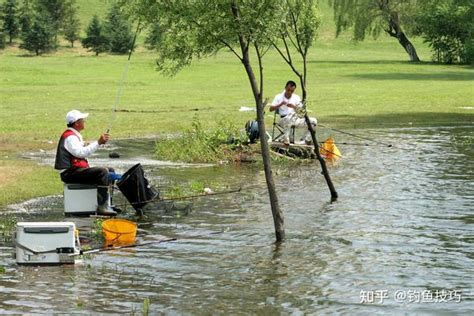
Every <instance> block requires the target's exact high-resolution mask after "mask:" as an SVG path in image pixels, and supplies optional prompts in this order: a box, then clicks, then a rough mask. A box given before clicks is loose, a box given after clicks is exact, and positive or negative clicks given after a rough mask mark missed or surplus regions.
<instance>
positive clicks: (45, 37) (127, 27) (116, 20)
mask: <svg viewBox="0 0 474 316" xmlns="http://www.w3.org/2000/svg"><path fill="white" fill-rule="evenodd" d="M0 1H1V0H0ZM328 1H329V3H330V4H331V6H332V8H333V10H334V20H335V22H336V36H338V35H340V34H341V32H343V31H345V30H349V31H351V32H352V34H353V39H354V40H356V41H361V40H364V38H365V37H366V36H373V37H375V38H376V37H378V36H379V35H380V34H381V33H386V34H388V35H390V36H391V37H393V38H395V39H397V41H398V42H399V43H400V45H401V46H402V47H403V49H404V50H405V51H406V52H407V54H408V56H409V58H410V60H411V61H419V60H420V58H419V57H418V54H417V52H416V49H415V46H414V45H413V43H412V42H411V41H410V40H409V36H421V37H422V38H423V39H424V41H425V42H426V43H428V45H429V46H430V48H431V49H432V51H433V60H434V61H435V62H439V63H447V64H451V63H461V64H469V63H470V64H473V63H474V4H473V0H424V1H413V0H328ZM282 2H285V1H284V0H282ZM77 10H78V8H77V5H76V0H3V3H1V5H0V49H1V48H4V47H5V46H6V45H11V44H12V43H13V41H14V40H15V39H20V48H23V49H26V50H28V51H30V52H33V53H35V54H36V55H39V54H42V53H44V52H49V51H54V50H55V49H57V47H58V36H62V37H63V38H64V39H65V40H67V41H68V42H69V43H70V44H71V47H74V43H75V42H77V41H80V42H81V43H82V45H83V47H85V48H88V49H89V51H92V52H94V53H95V54H96V55H99V54H100V53H103V52H112V53H117V54H125V53H127V52H128V51H129V50H130V49H131V45H132V39H133V34H132V28H131V23H130V22H129V21H128V20H127V18H126V17H125V16H124V15H123V14H122V13H121V11H120V9H119V6H118V5H117V4H115V3H114V4H112V5H111V7H110V8H109V11H108V14H107V16H106V18H105V19H104V21H101V20H100V19H99V17H98V16H94V17H92V19H91V21H90V23H89V25H88V26H87V27H86V28H85V33H86V37H85V38H81V37H80V32H81V24H80V21H79V18H78V16H77ZM157 25H158V24H157ZM162 40H164V39H163V38H162V32H161V30H160V29H159V28H151V29H150V30H149V33H148V36H147V38H146V40H145V45H146V47H147V48H149V49H153V48H156V47H157V46H159V45H160V44H159V43H160V41H162Z"/></svg>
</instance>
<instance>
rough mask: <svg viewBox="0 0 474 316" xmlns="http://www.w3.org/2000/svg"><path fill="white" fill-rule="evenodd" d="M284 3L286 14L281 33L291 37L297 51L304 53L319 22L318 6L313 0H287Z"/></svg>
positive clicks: (311, 42) (312, 39) (313, 36)
mask: <svg viewBox="0 0 474 316" xmlns="http://www.w3.org/2000/svg"><path fill="white" fill-rule="evenodd" d="M286 5H287V9H286V11H287V13H288V14H287V15H286V19H285V21H284V23H283V24H282V25H283V34H285V35H286V36H287V37H290V38H292V40H291V42H292V43H295V44H296V45H295V48H296V49H297V50H298V51H299V53H303V54H306V53H307V52H308V50H309V48H310V47H311V46H312V44H313V41H314V40H315V39H316V33H317V30H318V28H319V26H320V24H321V17H320V15H319V11H318V7H317V5H316V3H315V1H314V0H288V1H286ZM296 42H298V43H296Z"/></svg>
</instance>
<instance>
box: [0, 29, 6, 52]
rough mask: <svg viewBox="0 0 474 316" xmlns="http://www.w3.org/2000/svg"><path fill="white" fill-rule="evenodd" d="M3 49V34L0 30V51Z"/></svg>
mask: <svg viewBox="0 0 474 316" xmlns="http://www.w3.org/2000/svg"><path fill="white" fill-rule="evenodd" d="M3 48H5V34H3V32H2V30H0V49H3Z"/></svg>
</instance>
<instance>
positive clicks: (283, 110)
mask: <svg viewBox="0 0 474 316" xmlns="http://www.w3.org/2000/svg"><path fill="white" fill-rule="evenodd" d="M282 101H286V103H287V104H288V103H290V104H294V105H296V106H299V105H300V103H301V98H300V97H299V96H298V95H296V94H294V93H293V94H292V95H291V97H290V98H289V99H288V98H286V97H285V91H283V92H282V93H280V94H277V95H276V96H275V98H274V99H273V102H272V105H278V104H280V103H281V102H282ZM294 112H295V110H294V109H293V108H289V107H288V106H286V104H285V105H282V106H281V107H279V108H278V114H280V116H286V115H288V114H290V113H294Z"/></svg>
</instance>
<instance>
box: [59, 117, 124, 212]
mask: <svg viewBox="0 0 474 316" xmlns="http://www.w3.org/2000/svg"><path fill="white" fill-rule="evenodd" d="M88 116H89V113H81V112H80V111H78V110H72V111H69V112H68V113H67V114H66V123H67V127H68V128H67V129H66V130H65V131H64V132H63V133H62V135H61V138H60V139H59V143H58V149H57V151H56V161H55V163H54V168H55V169H58V170H61V180H62V181H63V182H65V183H81V184H95V185H98V186H99V187H98V189H97V191H98V204H99V206H98V208H97V213H98V214H102V215H116V214H117V213H116V212H115V211H113V210H112V209H111V207H110V203H109V202H110V199H109V193H108V186H109V184H110V180H109V170H108V169H107V168H104V167H90V166H89V162H88V161H87V157H89V156H90V155H92V154H93V153H94V152H95V151H96V150H97V149H99V146H100V145H103V144H105V143H107V141H108V140H109V134H107V133H105V134H102V135H100V137H99V139H98V140H96V141H94V142H92V143H91V144H89V145H87V146H86V145H85V144H84V141H83V140H82V135H81V133H80V131H82V130H83V129H84V123H85V122H84V119H85V118H86V117H88Z"/></svg>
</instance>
